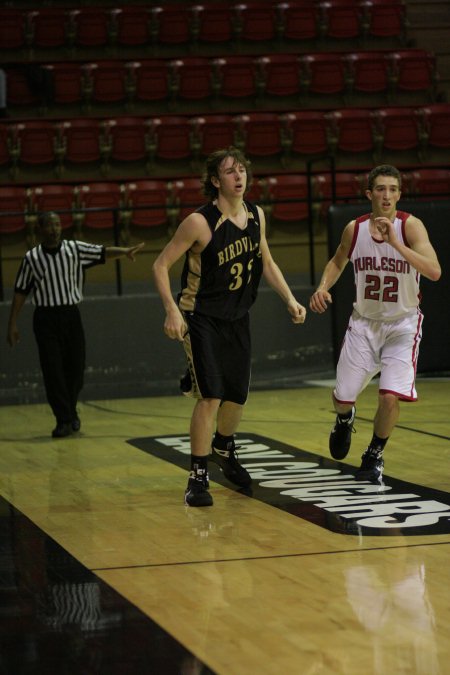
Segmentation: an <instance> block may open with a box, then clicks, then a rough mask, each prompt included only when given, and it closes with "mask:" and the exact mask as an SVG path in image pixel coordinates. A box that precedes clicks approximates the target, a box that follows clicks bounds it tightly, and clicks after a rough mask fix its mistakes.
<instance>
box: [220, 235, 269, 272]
mask: <svg viewBox="0 0 450 675" xmlns="http://www.w3.org/2000/svg"><path fill="white" fill-rule="evenodd" d="M252 251H255V255H256V256H257V257H258V258H259V257H261V251H260V249H259V243H258V242H255V241H252V239H251V238H250V237H242V239H238V240H237V241H235V242H233V243H232V244H228V246H225V248H223V249H222V250H221V251H218V253H217V262H218V265H219V267H220V266H221V265H223V264H224V263H227V262H230V261H231V260H234V258H237V257H238V256H240V255H242V254H243V253H248V252H252Z"/></svg>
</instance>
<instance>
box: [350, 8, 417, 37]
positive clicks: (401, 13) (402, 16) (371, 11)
mask: <svg viewBox="0 0 450 675" xmlns="http://www.w3.org/2000/svg"><path fill="white" fill-rule="evenodd" d="M361 7H362V9H363V10H364V13H365V19H364V25H365V26H367V34H368V35H372V36H374V37H380V38H398V39H399V40H403V37H404V34H405V30H406V6H405V5H404V4H403V3H402V2H396V1H395V0H371V1H369V2H362V3H361Z"/></svg>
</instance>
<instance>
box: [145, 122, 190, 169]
mask: <svg viewBox="0 0 450 675" xmlns="http://www.w3.org/2000/svg"><path fill="white" fill-rule="evenodd" d="M191 129H192V127H191V124H190V121H189V119H188V118H187V117H182V116H181V115H180V116H178V115H169V116H167V117H161V118H153V119H152V120H151V124H150V137H149V142H150V143H151V144H152V146H153V148H154V150H153V152H154V153H155V154H154V156H155V157H156V158H157V159H158V160H185V159H188V158H190V157H191V152H192V148H191Z"/></svg>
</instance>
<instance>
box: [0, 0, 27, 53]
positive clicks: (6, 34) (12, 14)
mask: <svg viewBox="0 0 450 675" xmlns="http://www.w3.org/2000/svg"><path fill="white" fill-rule="evenodd" d="M30 41H31V40H30V36H29V31H27V29H26V19H25V14H24V12H22V11H21V10H20V9H16V8H14V7H2V8H0V50H3V49H21V48H22V47H25V46H26V44H27V42H30Z"/></svg>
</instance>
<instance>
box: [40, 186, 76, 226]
mask: <svg viewBox="0 0 450 675" xmlns="http://www.w3.org/2000/svg"><path fill="white" fill-rule="evenodd" d="M33 196H34V203H35V205H36V208H37V211H42V212H43V211H56V212H58V213H59V218H60V221H61V227H62V229H63V230H66V229H68V228H70V227H72V226H73V209H74V206H75V196H74V191H73V186H72V185H63V184H60V185H41V186H39V187H36V188H33Z"/></svg>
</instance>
